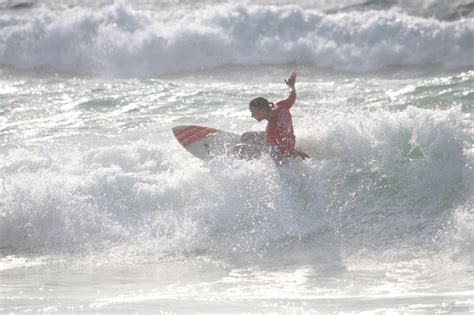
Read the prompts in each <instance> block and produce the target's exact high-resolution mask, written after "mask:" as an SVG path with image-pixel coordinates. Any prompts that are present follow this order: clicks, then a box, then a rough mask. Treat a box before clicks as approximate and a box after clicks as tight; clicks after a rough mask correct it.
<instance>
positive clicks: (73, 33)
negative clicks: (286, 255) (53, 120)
mask: <svg viewBox="0 0 474 315" xmlns="http://www.w3.org/2000/svg"><path fill="white" fill-rule="evenodd" d="M34 12H35V14H34V15H30V16H28V15H26V16H18V17H10V16H5V15H4V16H1V17H0V25H1V26H2V27H1V28H0V64H1V65H3V66H9V67H14V68H17V69H27V70H30V69H38V68H39V69H44V68H45V69H49V70H50V71H64V72H73V73H77V72H79V73H92V74H108V75H110V74H112V75H124V76H137V75H138V76H150V75H161V74H165V73H172V72H188V71H195V70H198V69H208V68H212V67H218V66H223V65H255V64H262V63H263V64H287V63H309V64H312V65H315V66H321V67H330V68H334V69H338V70H346V71H371V70H377V69H381V68H384V67H387V66H392V65H403V66H411V65H415V66H416V65H431V64H434V65H440V66H446V67H466V68H471V67H472V66H473V65H474V57H473V56H474V45H473V43H474V19H473V18H466V19H460V20H457V21H454V22H441V21H438V20H435V19H426V18H420V17H413V16H409V15H406V14H404V13H401V12H399V11H397V10H390V11H367V12H348V13H337V14H324V13H321V12H318V11H314V10H304V9H302V8H300V7H298V6H278V7H277V6H258V5H254V6H252V5H246V6H243V5H227V4H222V5H213V6H211V7H206V8H202V9H199V10H197V11H193V12H185V14H184V13H182V12H181V13H179V14H176V16H173V15H172V16H169V15H168V14H163V15H160V13H159V12H158V13H153V12H144V11H134V10H132V9H131V8H129V7H128V6H126V5H124V4H121V3H118V4H114V5H110V6H107V7H104V8H100V9H97V8H95V9H87V8H73V9H67V10H63V11H49V10H47V9H44V10H43V11H41V12H38V11H34ZM164 15H166V17H165V16H164Z"/></svg>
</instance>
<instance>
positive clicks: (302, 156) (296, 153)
mask: <svg viewBox="0 0 474 315" xmlns="http://www.w3.org/2000/svg"><path fill="white" fill-rule="evenodd" d="M293 154H294V155H296V156H299V157H300V158H302V159H303V160H305V159H309V155H308V154H307V153H305V152H303V151H300V150H297V149H293Z"/></svg>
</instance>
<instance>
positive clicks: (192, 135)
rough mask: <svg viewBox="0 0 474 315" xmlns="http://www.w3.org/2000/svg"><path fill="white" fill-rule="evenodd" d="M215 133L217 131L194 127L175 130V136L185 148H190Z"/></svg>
mask: <svg viewBox="0 0 474 315" xmlns="http://www.w3.org/2000/svg"><path fill="white" fill-rule="evenodd" d="M215 132H217V129H213V128H207V127H201V126H193V125H190V126H177V127H174V128H173V133H174V135H175V136H176V138H177V139H178V141H179V142H180V143H181V144H182V145H183V146H184V147H188V146H189V145H191V144H193V143H194V142H196V141H198V140H202V139H204V138H206V137H207V136H209V135H210V134H212V133H215Z"/></svg>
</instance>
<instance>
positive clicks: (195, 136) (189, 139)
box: [182, 130, 214, 147]
mask: <svg viewBox="0 0 474 315" xmlns="http://www.w3.org/2000/svg"><path fill="white" fill-rule="evenodd" d="M213 133H214V131H213V130H201V131H198V132H196V133H195V134H192V135H190V136H189V137H187V138H186V139H184V140H183V141H182V144H183V145H184V146H185V147H187V146H189V145H191V144H193V143H194V142H196V141H199V140H202V139H204V138H206V137H207V136H209V135H210V134H213Z"/></svg>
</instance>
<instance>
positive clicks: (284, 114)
mask: <svg viewBox="0 0 474 315" xmlns="http://www.w3.org/2000/svg"><path fill="white" fill-rule="evenodd" d="M295 100H296V96H295V95H294V94H290V95H289V96H288V97H287V98H286V99H284V100H281V101H279V102H278V103H276V104H275V106H274V107H273V115H272V118H271V119H270V120H269V121H268V124H267V129H266V141H265V143H266V145H267V146H268V147H270V148H272V147H276V149H278V151H279V153H280V154H281V155H284V156H287V155H290V154H291V152H293V149H294V148H295V134H294V131H293V120H292V118H291V113H290V108H291V107H292V106H293V104H294V103H295Z"/></svg>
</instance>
